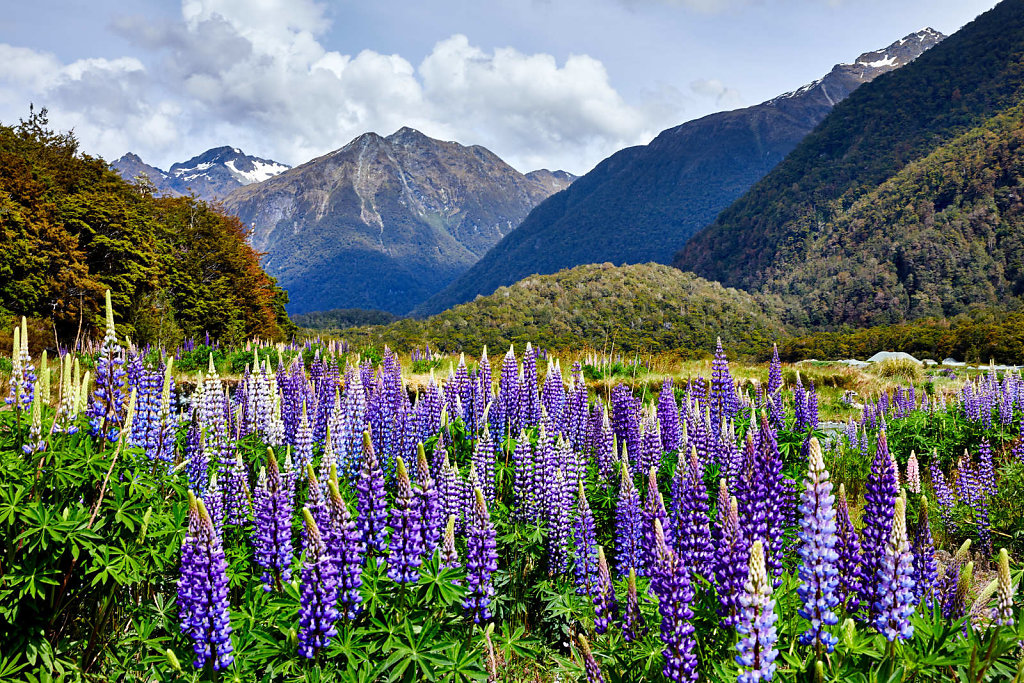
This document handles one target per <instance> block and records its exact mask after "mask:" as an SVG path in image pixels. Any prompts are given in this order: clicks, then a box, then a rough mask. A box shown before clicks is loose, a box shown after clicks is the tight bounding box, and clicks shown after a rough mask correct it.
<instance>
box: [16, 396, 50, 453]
mask: <svg viewBox="0 0 1024 683" xmlns="http://www.w3.org/2000/svg"><path fill="white" fill-rule="evenodd" d="M21 450H22V451H23V452H24V453H25V455H33V454H35V453H41V452H43V451H45V450H46V440H45V439H44V438H43V408H42V406H41V405H40V399H39V392H38V391H37V392H35V395H34V396H33V397H32V421H31V422H30V424H29V428H28V443H26V444H24V445H22V447H21Z"/></svg>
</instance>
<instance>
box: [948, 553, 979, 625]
mask: <svg viewBox="0 0 1024 683" xmlns="http://www.w3.org/2000/svg"><path fill="white" fill-rule="evenodd" d="M956 569H957V571H956V574H955V578H956V580H955V581H954V583H953V585H954V589H953V591H952V593H951V595H950V597H949V599H948V600H947V601H946V604H945V605H944V606H943V616H944V617H946V619H949V620H950V621H956V620H958V619H962V618H963V617H965V616H967V613H968V609H967V598H968V597H969V596H970V594H971V589H972V588H973V587H974V562H967V563H966V564H964V565H963V567H962V568H960V567H957V568H956Z"/></svg>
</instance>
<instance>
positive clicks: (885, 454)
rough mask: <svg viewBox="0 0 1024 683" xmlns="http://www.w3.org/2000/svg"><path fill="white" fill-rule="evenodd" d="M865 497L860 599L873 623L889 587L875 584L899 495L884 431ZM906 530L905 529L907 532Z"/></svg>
mask: <svg viewBox="0 0 1024 683" xmlns="http://www.w3.org/2000/svg"><path fill="white" fill-rule="evenodd" d="M865 489H866V490H865V493H864V500H865V503H864V515H863V520H864V540H863V543H862V545H861V548H862V550H863V553H864V576H865V577H866V578H867V581H865V582H864V593H863V594H862V595H861V598H862V599H863V601H864V603H865V604H867V606H868V609H869V611H870V614H871V618H872V619H874V617H876V616H877V615H878V612H877V609H878V607H877V605H878V604H879V603H880V599H881V598H882V594H881V591H884V590H886V589H887V588H886V586H884V585H879V582H878V581H876V580H875V578H876V577H877V576H878V572H879V571H881V569H882V565H883V562H884V560H885V556H886V545H887V544H888V543H889V541H890V536H891V534H892V520H893V513H892V511H893V509H894V505H895V502H896V498H897V496H898V495H899V492H898V490H897V487H896V479H895V476H894V474H893V467H892V460H891V458H890V457H889V446H888V443H887V441H886V438H885V431H884V430H883V431H879V432H878V450H877V451H875V459H874V460H873V461H872V463H871V472H870V473H869V474H868V480H867V484H866V486H865ZM905 530H906V527H904V532H905Z"/></svg>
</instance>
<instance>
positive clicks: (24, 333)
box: [6, 316, 32, 410]
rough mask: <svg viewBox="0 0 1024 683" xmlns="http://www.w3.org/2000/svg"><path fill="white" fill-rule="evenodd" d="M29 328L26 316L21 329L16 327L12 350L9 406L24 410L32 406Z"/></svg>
mask: <svg viewBox="0 0 1024 683" xmlns="http://www.w3.org/2000/svg"><path fill="white" fill-rule="evenodd" d="M27 337H28V326H27V323H26V321H25V318H24V316H23V317H22V319H21V327H18V326H17V325H15V326H14V345H13V348H12V349H11V378H10V382H9V385H10V394H9V395H8V396H7V399H6V403H7V405H13V406H14V408H15V409H17V410H24V409H25V408H28V407H29V406H30V405H32V382H31V379H30V378H31V373H32V359H31V357H29V355H28V339H27Z"/></svg>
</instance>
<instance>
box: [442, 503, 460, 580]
mask: <svg viewBox="0 0 1024 683" xmlns="http://www.w3.org/2000/svg"><path fill="white" fill-rule="evenodd" d="M461 566H462V563H461V562H459V552H458V550H456V548H455V515H448V523H447V524H445V527H444V540H443V541H442V544H441V568H442V569H458V568H459V567H461Z"/></svg>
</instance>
